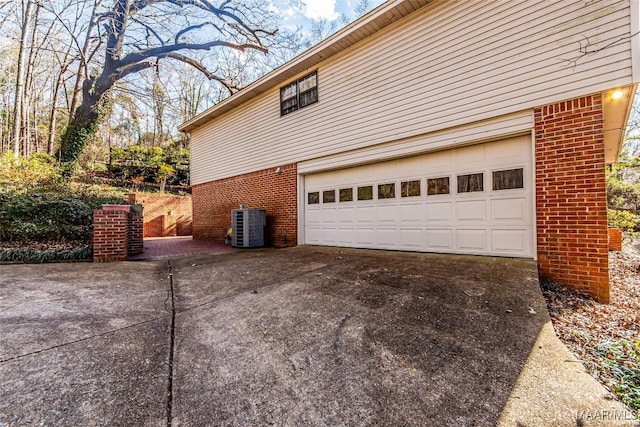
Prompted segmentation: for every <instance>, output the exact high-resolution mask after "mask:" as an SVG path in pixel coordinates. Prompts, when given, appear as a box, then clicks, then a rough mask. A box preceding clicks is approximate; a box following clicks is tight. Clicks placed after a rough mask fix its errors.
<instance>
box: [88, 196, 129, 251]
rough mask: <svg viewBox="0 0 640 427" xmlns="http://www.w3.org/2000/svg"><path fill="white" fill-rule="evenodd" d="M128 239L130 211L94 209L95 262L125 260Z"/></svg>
mask: <svg viewBox="0 0 640 427" xmlns="http://www.w3.org/2000/svg"><path fill="white" fill-rule="evenodd" d="M128 239H129V212H128V211H126V210H104V209H100V210H95V211H93V262H112V261H124V260H125V259H126V258H127V247H128V245H127V243H128Z"/></svg>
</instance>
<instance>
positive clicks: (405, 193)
mask: <svg viewBox="0 0 640 427" xmlns="http://www.w3.org/2000/svg"><path fill="white" fill-rule="evenodd" d="M400 195H401V196H402V197H418V196H420V180H417V181H403V182H401V183H400Z"/></svg>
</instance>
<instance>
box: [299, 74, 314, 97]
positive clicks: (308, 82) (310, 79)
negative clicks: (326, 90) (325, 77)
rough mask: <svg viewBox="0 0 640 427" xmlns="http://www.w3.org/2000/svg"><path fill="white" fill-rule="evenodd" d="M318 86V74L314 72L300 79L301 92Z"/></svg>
mask: <svg viewBox="0 0 640 427" xmlns="http://www.w3.org/2000/svg"><path fill="white" fill-rule="evenodd" d="M317 86H318V74H317V73H315V72H313V73H311V74H309V75H308V76H304V77H303V78H301V79H300V80H298V87H299V88H300V92H301V93H302V92H306V91H308V90H310V89H313V88H316V87H317Z"/></svg>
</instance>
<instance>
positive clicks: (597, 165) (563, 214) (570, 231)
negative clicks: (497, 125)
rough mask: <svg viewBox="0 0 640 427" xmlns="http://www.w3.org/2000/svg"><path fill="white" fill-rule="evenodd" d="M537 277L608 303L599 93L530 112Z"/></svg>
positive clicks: (605, 201) (604, 190)
mask: <svg viewBox="0 0 640 427" xmlns="http://www.w3.org/2000/svg"><path fill="white" fill-rule="evenodd" d="M534 113H535V134H536V135H535V137H536V143H535V145H536V206H537V233H538V236H537V237H538V268H539V272H540V276H541V277H542V278H547V279H551V280H554V281H556V282H558V283H561V284H565V285H567V286H570V287H572V288H575V289H578V290H581V291H584V292H586V293H588V294H589V295H591V296H593V297H594V298H595V299H597V300H599V301H602V302H608V301H609V261H608V245H607V194H606V186H605V160H604V139H603V116H602V98H601V95H600V94H595V95H590V96H585V97H581V98H576V99H573V100H569V101H564V102H560V103H557V104H553V105H546V106H543V107H540V108H536V109H535V112H534Z"/></svg>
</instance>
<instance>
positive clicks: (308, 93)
mask: <svg viewBox="0 0 640 427" xmlns="http://www.w3.org/2000/svg"><path fill="white" fill-rule="evenodd" d="M316 102H318V73H317V72H316V71H314V72H313V73H311V74H308V75H306V76H304V77H303V78H301V79H300V80H298V81H295V82H293V83H290V84H288V85H287V86H285V87H282V88H280V115H281V116H284V115H285V114H289V113H291V112H293V111H296V110H298V109H299V108H304V107H306V106H307V105H311V104H314V103H316Z"/></svg>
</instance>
